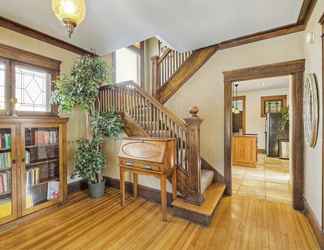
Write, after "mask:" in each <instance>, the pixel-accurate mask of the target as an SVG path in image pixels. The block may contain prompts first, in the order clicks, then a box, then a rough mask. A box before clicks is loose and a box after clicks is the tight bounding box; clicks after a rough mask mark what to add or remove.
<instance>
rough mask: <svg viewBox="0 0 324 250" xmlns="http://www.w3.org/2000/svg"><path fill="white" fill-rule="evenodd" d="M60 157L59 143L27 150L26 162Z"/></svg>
mask: <svg viewBox="0 0 324 250" xmlns="http://www.w3.org/2000/svg"><path fill="white" fill-rule="evenodd" d="M58 157H59V147H58V145H53V146H51V147H49V146H46V147H36V148H30V149H28V150H26V151H25V163H26V164H30V163H34V162H37V161H43V160H49V159H55V158H58Z"/></svg>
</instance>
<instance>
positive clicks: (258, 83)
mask: <svg viewBox="0 0 324 250" xmlns="http://www.w3.org/2000/svg"><path fill="white" fill-rule="evenodd" d="M304 71H305V60H303V59H301V60H296V61H288V62H282V63H275V64H269V65H262V66H256V67H251V68H244V69H238V70H233V71H227V72H224V123H225V126H224V179H225V184H226V193H227V194H228V195H232V194H234V195H235V194H240V192H241V194H245V195H253V196H255V197H258V196H259V198H261V197H262V198H264V199H269V200H272V201H275V202H277V201H279V202H285V203H290V204H292V206H293V207H294V208H295V209H298V210H303V209H304V201H303V183H304V159H303V155H304V137H303V77H304ZM280 81H282V82H283V83H280ZM287 83H288V84H287ZM237 84H238V85H237ZM277 84H278V85H281V84H284V85H285V87H284V86H281V87H280V88H281V90H278V92H276V93H274V92H271V88H272V87H273V88H274V87H275V86H276V85H277ZM240 85H241V87H239V86H240ZM245 85H246V86H245ZM263 85H264V86H263ZM287 85H288V87H287ZM236 86H237V87H236ZM244 86H245V87H244ZM270 86H272V87H270ZM239 88H241V90H240V91H241V92H240V93H239ZM251 88H254V89H251ZM255 88H259V89H260V90H262V88H264V89H263V90H262V91H265V92H264V93H263V94H261V95H259V96H258V97H257V98H256V99H258V101H255V103H254V104H252V106H249V103H248V102H250V101H248V98H249V99H250V97H248V98H247V94H245V95H244V93H247V92H251V91H255ZM266 88H268V89H266ZM278 89H279V88H278ZM283 89H285V90H283ZM244 96H245V97H244ZM254 98H255V97H254ZM233 104H234V105H233ZM244 109H245V110H244ZM250 109H251V110H253V109H254V110H255V111H254V114H253V115H254V116H255V117H253V115H252V116H250V115H249V113H248V111H249V110H250ZM251 110H250V111H251ZM285 110H286V112H284V111H285ZM250 111H249V112H250ZM235 113H236V114H237V115H235ZM233 114H234V115H233ZM283 115H285V116H286V118H288V120H289V125H288V126H287V125H285V126H287V127H285V128H283V129H282V131H280V136H279V132H278V130H279V128H278V126H279V127H280V126H281V125H282V124H281V123H282V116H283ZM272 116H273V117H272ZM276 116H278V117H276ZM259 117H260V119H259ZM261 117H264V118H261ZM275 117H276V118H275ZM267 118H268V120H267ZM262 119H263V120H262ZM275 119H279V120H280V122H274V121H275ZM259 123H260V130H257V129H256V125H257V124H259ZM271 123H272V124H271ZM272 125H273V126H272ZM276 131H277V132H276ZM265 132H266V133H265ZM272 134H274V135H272ZM235 137H237V139H238V140H237V141H236V138H235ZM240 144H241V146H238V145H240ZM289 145H290V147H289ZM258 147H259V148H258ZM237 155H238V157H237ZM244 157H245V158H246V159H247V160H245V159H244V160H242V159H241V158H244ZM280 158H282V159H280ZM232 166H234V167H232ZM248 167H249V168H248ZM253 168H254V170H253ZM256 171H259V172H258V173H257V172H256Z"/></svg>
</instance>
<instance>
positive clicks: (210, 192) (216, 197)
mask: <svg viewBox="0 0 324 250" xmlns="http://www.w3.org/2000/svg"><path fill="white" fill-rule="evenodd" d="M224 191H225V185H224V184H223V183H217V182H216V183H213V184H211V185H210V186H209V187H208V188H207V190H206V192H205V193H204V197H205V201H204V202H203V204H202V205H201V206H197V205H193V204H190V203H188V202H185V201H184V200H183V199H181V198H178V199H176V200H175V201H173V202H172V206H173V212H174V214H175V215H176V216H179V217H182V218H185V219H188V220H190V221H193V222H195V223H199V224H202V225H204V226H208V225H209V224H210V222H211V219H212V216H213V214H214V212H215V209H216V207H217V205H218V204H219V202H220V201H221V198H222V196H223V194H224Z"/></svg>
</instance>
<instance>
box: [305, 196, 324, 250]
mask: <svg viewBox="0 0 324 250" xmlns="http://www.w3.org/2000/svg"><path fill="white" fill-rule="evenodd" d="M304 214H305V215H306V217H307V218H308V220H309V223H310V225H311V227H312V229H313V231H314V233H315V236H316V238H317V241H318V243H319V245H320V248H321V249H324V232H323V231H322V228H321V226H320V225H321V224H320V223H319V222H318V221H317V219H316V217H315V214H314V212H313V210H312V208H311V207H310V206H309V204H308V202H307V201H306V199H304Z"/></svg>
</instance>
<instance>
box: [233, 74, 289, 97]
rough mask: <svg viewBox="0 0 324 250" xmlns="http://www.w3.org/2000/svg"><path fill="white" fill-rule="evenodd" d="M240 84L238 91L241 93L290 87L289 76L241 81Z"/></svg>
mask: <svg viewBox="0 0 324 250" xmlns="http://www.w3.org/2000/svg"><path fill="white" fill-rule="evenodd" d="M238 84H239V85H238V87H237V91H238V92H239V93H240V92H241V93H242V92H250V91H260V90H268V89H288V88H289V76H283V77H273V78H264V79H257V80H249V81H241V82H238Z"/></svg>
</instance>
